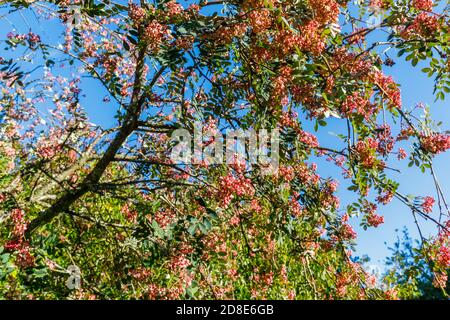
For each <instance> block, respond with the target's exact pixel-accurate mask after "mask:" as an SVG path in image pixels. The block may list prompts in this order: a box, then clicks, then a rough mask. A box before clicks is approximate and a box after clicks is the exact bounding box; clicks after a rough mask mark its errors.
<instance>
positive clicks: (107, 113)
mask: <svg viewBox="0 0 450 320" xmlns="http://www.w3.org/2000/svg"><path fill="white" fill-rule="evenodd" d="M186 3H189V1H186ZM4 13H5V12H4V10H1V9H0V17H1V16H2V15H3V14H4ZM30 27H32V28H33V30H34V32H36V33H38V34H40V36H41V38H42V39H44V40H45V39H51V40H53V41H54V40H55V39H56V37H58V36H59V38H60V39H62V36H61V34H62V29H61V28H60V27H58V26H57V24H55V23H51V22H49V23H46V24H45V25H36V19H35V18H34V17H33V15H31V14H24V15H19V14H15V15H13V16H9V19H5V18H0V40H4V39H5V38H6V34H7V33H8V32H9V31H11V29H12V28H14V29H16V31H17V32H19V33H26V32H28V31H29V29H30ZM1 47H2V46H0V55H3V54H4V51H2V50H3V49H2V48H1ZM389 53H390V56H391V57H392V58H395V57H396V53H394V52H392V53H391V52H389ZM424 66H425V65H423V64H419V65H418V66H417V67H416V68H413V67H412V66H411V65H410V63H409V62H404V61H403V60H402V59H399V60H397V64H396V65H395V66H394V67H391V68H386V69H385V72H386V73H388V74H390V75H392V76H393V77H394V79H395V81H397V82H398V83H400V84H401V86H402V99H403V104H404V108H405V109H408V108H410V107H413V106H415V105H416V104H417V103H419V102H423V103H426V104H428V105H430V106H431V107H432V108H431V110H432V114H433V117H434V119H435V120H438V119H439V120H442V121H443V122H444V129H449V128H450V123H448V119H449V115H450V110H449V103H448V99H447V100H446V101H443V102H442V101H440V102H438V103H435V102H434V100H435V99H434V96H433V81H432V79H429V78H427V76H426V75H425V74H423V73H421V72H420V69H421V68H423V67H424ZM71 72H74V73H76V69H72V70H71ZM82 89H83V93H84V95H85V97H84V98H82V100H81V103H82V104H83V105H84V106H85V107H86V108H87V111H88V114H89V116H90V120H91V122H93V123H97V124H101V125H104V126H113V125H114V118H113V117H114V115H115V111H116V108H115V106H114V104H113V103H110V104H105V103H102V102H101V100H102V99H103V97H104V96H105V95H106V92H105V91H104V89H103V88H102V87H101V86H100V85H98V84H97V82H96V81H95V80H92V79H83V83H82ZM343 128H344V123H343V122H342V121H339V120H331V121H330V126H329V127H328V128H327V129H326V130H324V131H323V132H322V133H321V134H319V140H320V142H321V144H322V145H323V146H334V145H335V144H336V143H338V140H337V138H336V137H334V136H333V134H331V133H332V132H335V133H337V132H340V131H341V130H343ZM407 151H408V150H407ZM407 163H408V161H407V160H405V161H402V162H398V161H393V162H392V163H390V165H391V166H392V167H394V168H397V169H400V170H401V173H400V174H398V173H395V172H392V173H391V177H393V178H395V179H396V180H397V181H399V182H400V189H399V191H400V192H401V193H403V194H414V195H431V196H436V195H435V190H434V187H433V181H432V178H431V176H430V175H429V174H422V173H420V171H419V170H418V168H412V169H411V168H407ZM435 166H436V171H437V173H438V176H439V179H440V182H441V185H442V187H443V190H444V192H445V193H446V195H450V170H448V169H449V166H450V154H443V155H439V156H437V157H436V159H435ZM319 170H321V171H320V172H321V174H322V176H328V175H329V176H334V177H339V176H340V172H338V171H337V169H336V167H335V166H330V165H329V164H328V163H326V162H325V161H319ZM340 180H341V181H342V179H340ZM341 187H342V188H341V192H340V196H341V202H342V203H343V204H344V205H345V204H347V203H348V202H349V201H350V200H352V199H354V196H353V195H351V194H349V193H348V192H346V187H345V184H344V183H343V184H342V185H341ZM378 214H382V215H384V216H385V221H386V222H385V224H383V225H381V226H380V227H378V228H376V229H374V228H371V229H368V230H367V231H364V230H362V228H360V227H359V226H358V225H359V220H358V219H352V224H353V225H354V226H355V228H356V230H357V231H358V234H359V238H358V245H357V255H365V254H367V255H368V256H369V257H370V258H371V259H372V263H374V264H378V265H381V264H382V263H383V259H384V258H385V257H386V255H388V254H389V252H388V250H387V246H388V245H392V244H393V243H394V242H395V240H396V237H397V234H396V231H395V230H396V229H400V230H401V229H402V228H403V227H404V226H407V227H408V229H409V231H410V233H411V235H412V236H414V237H418V233H417V229H416V227H415V225H414V222H413V219H412V215H411V212H410V210H409V209H408V208H407V207H405V206H404V205H403V204H401V203H400V202H399V201H397V200H394V201H393V203H391V204H390V205H388V206H385V207H380V209H379V211H378ZM437 214H438V212H434V216H437ZM421 225H422V227H423V231H425V234H432V233H433V231H435V229H434V227H433V225H431V224H428V223H424V221H422V222H421ZM385 242H386V243H387V244H385Z"/></svg>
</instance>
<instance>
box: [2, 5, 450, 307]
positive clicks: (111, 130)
mask: <svg viewBox="0 0 450 320" xmlns="http://www.w3.org/2000/svg"><path fill="white" fill-rule="evenodd" d="M0 3H1V9H0V12H1V19H2V20H4V21H11V23H12V27H11V29H10V30H3V29H2V31H1V33H0V39H1V41H2V48H3V49H2V51H1V57H0V67H1V69H0V80H1V81H0V88H1V94H0V132H1V136H0V170H1V171H0V173H1V175H0V210H1V211H0V213H1V216H0V223H1V225H2V229H1V233H0V234H1V237H0V244H1V246H2V247H1V248H0V257H1V261H2V263H1V264H0V267H1V268H0V297H2V298H3V297H5V298H35V297H36V298H67V297H70V298H74V297H75V298H82V299H87V298H106V299H111V298H124V299H127V298H128V299H129V298H146V299H180V298H192V299H222V298H232V299H267V298H269V299H386V298H389V299H390V298H396V297H397V292H396V283H395V281H389V284H390V286H389V287H383V286H380V285H377V282H376V279H374V277H373V276H372V275H371V274H369V273H368V272H367V271H366V270H365V269H364V266H363V265H362V264H361V263H359V262H358V261H357V260H355V259H353V257H352V244H353V243H354V242H355V241H356V240H357V234H356V232H355V231H354V230H353V228H352V226H351V225H350V223H349V221H348V219H349V217H353V216H356V215H359V216H361V224H362V225H363V226H364V227H365V228H369V227H377V226H379V225H380V224H382V223H383V222H384V217H383V216H382V215H381V213H380V212H382V210H383V206H384V205H387V204H388V203H390V202H391V201H392V200H393V199H394V198H396V199H398V200H400V201H401V202H403V203H404V204H405V210H409V211H410V212H411V219H414V220H415V221H417V225H418V227H419V230H420V221H421V220H428V221H432V222H433V223H435V225H436V228H437V234H436V236H435V237H433V238H431V239H425V238H422V239H421V243H422V247H421V250H422V251H421V252H422V254H423V258H424V259H425V261H426V263H429V265H430V268H431V269H430V272H431V274H432V275H433V277H434V285H435V286H436V287H437V288H439V289H440V290H441V291H443V294H444V296H445V295H447V294H448V290H447V291H445V290H446V284H447V281H448V280H447V270H448V267H449V265H450V249H449V228H450V222H449V220H448V213H449V211H448V206H447V202H446V200H445V195H444V191H443V190H442V189H441V187H440V185H439V183H438V180H437V177H436V175H435V172H434V168H433V159H434V157H436V156H438V154H440V153H442V152H445V151H446V150H447V149H449V148H450V135H448V134H447V133H446V132H445V131H443V130H442V129H441V128H440V125H441V124H439V123H436V122H434V121H433V120H432V119H431V118H430V116H429V112H428V109H427V107H426V106H423V105H419V106H404V105H402V95H401V90H400V88H399V86H398V84H397V83H396V82H395V79H394V78H393V77H391V76H388V75H386V74H385V72H384V71H385V70H386V69H387V68H389V67H390V66H392V65H393V64H394V63H395V60H397V59H406V60H407V61H410V62H411V64H412V67H411V73H412V74H414V73H415V72H421V71H420V70H416V69H415V68H414V67H415V66H416V65H418V64H419V62H420V63H421V64H423V63H426V64H427V65H428V67H426V68H424V69H423V70H422V72H425V73H427V74H428V75H429V76H430V77H433V78H434V80H435V94H436V98H437V99H442V100H443V99H444V98H445V94H446V93H448V92H449V91H450V80H449V71H450V69H449V68H450V64H449V54H450V49H449V46H448V44H449V40H450V39H449V7H448V5H445V4H443V3H440V2H439V1H432V0H412V1H411V0H397V1H394V0H371V1H362V0H361V1H356V2H355V3H350V1H346V0H246V1H239V0H229V1H227V0H225V1H174V0H155V1H145V0H141V1H139V2H130V3H127V2H125V1H118V0H117V1H94V0H54V1H34V0H19V1H8V0H7V1H1V2H0ZM21 16H22V17H23V19H24V20H25V21H26V22H27V23H19V22H17V21H18V20H17V19H19V17H21ZM21 21H22V20H21ZM42 30H46V32H42ZM374 39H375V40H374ZM388 48H389V49H391V50H390V51H387V50H386V49H388ZM386 52H389V55H388V54H387V53H386ZM393 52H395V53H394V54H392V53H393ZM92 106H94V107H95V108H98V110H106V109H107V110H109V111H111V110H112V111H113V112H114V113H115V117H114V123H112V121H111V122H110V123H109V124H108V126H106V125H98V124H93V123H92V122H91V120H90V112H92ZM422 115H424V116H422ZM330 122H334V123H339V124H340V125H342V126H343V127H344V128H346V129H345V132H346V133H345V134H342V135H339V137H340V139H341V140H342V143H341V144H340V145H338V146H336V145H333V146H330V145H327V143H326V141H319V139H318V138H317V137H318V136H319V135H320V133H321V132H324V131H326V130H327V128H328V124H329V123H330ZM310 124H313V125H312V126H311V125H310ZM199 126H201V128H202V129H201V130H202V133H203V138H202V140H201V141H200V146H201V147H202V148H207V147H208V146H210V145H211V144H214V143H217V142H218V141H217V138H216V137H217V135H218V134H219V133H220V134H222V133H226V132H227V131H228V130H231V129H232V130H243V131H250V130H255V131H257V130H268V131H275V130H278V131H279V133H280V134H279V150H278V151H279V167H278V168H277V169H276V170H275V172H272V174H267V173H264V171H265V168H264V165H260V164H252V165H250V163H249V161H248V159H246V158H245V157H241V156H239V155H236V157H234V158H233V159H232V160H233V161H228V163H221V164H217V163H209V162H208V159H207V158H206V159H205V158H204V157H197V156H196V154H195V155H194V157H193V158H192V159H191V161H189V162H186V163H179V162H176V161H173V159H172V158H171V154H172V152H173V150H174V148H176V147H177V144H176V143H174V142H173V140H172V139H171V137H172V134H173V133H174V131H176V130H179V129H185V130H188V131H189V132H194V131H195V130H196V129H198V127H199ZM311 127H313V128H314V130H311V129H309V128H311ZM406 146H408V148H409V149H406ZM197 147H198V146H197ZM406 150H408V152H407V151H406ZM317 158H323V159H326V160H328V161H329V162H330V163H331V164H332V165H333V166H335V168H336V170H337V171H339V172H342V180H345V181H347V182H348V183H350V185H351V186H350V188H349V192H353V193H355V194H356V195H357V198H358V200H357V201H356V202H354V203H340V199H339V198H338V197H337V196H336V191H337V190H338V188H339V186H338V181H336V180H334V179H331V178H329V177H326V176H323V175H321V174H320V173H321V168H320V166H318V165H317V164H316V163H315V162H316V160H315V159H317ZM392 159H398V161H409V163H410V166H416V167H417V168H418V170H421V171H423V172H425V173H429V174H431V175H432V176H433V177H434V178H435V179H436V180H435V181H436V193H437V195H438V197H437V198H436V200H435V199H434V198H432V197H431V196H430V195H417V196H416V197H407V196H404V195H403V194H402V193H401V186H400V185H399V184H398V183H397V182H396V181H395V180H393V179H392V178H391V177H390V173H392V172H393V170H395V168H391V167H390V166H389V165H388V163H389V161H392ZM228 160H230V159H228ZM435 202H436V203H435ZM438 207H439V208H438ZM72 265H74V266H77V268H79V271H80V275H81V287H80V288H76V289H77V290H72V289H73V288H72V289H71V288H68V287H67V286H66V280H67V277H68V276H69V275H68V271H67V270H68V268H69V266H72Z"/></svg>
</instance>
